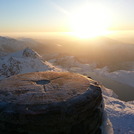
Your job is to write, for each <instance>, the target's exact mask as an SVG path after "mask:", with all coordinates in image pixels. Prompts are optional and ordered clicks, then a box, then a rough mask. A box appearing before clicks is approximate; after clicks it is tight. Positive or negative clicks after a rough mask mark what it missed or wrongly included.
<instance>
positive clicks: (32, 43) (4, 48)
mask: <svg viewBox="0 0 134 134" xmlns="http://www.w3.org/2000/svg"><path fill="white" fill-rule="evenodd" d="M40 46H42V44H41V43H39V42H38V41H36V40H33V39H30V38H19V39H14V38H10V37H2V36H0V53H2V52H6V53H10V52H15V51H19V50H22V49H25V48H27V47H29V48H32V49H34V50H36V51H37V50H38V49H39V48H40Z"/></svg>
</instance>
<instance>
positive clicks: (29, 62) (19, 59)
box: [0, 48, 62, 79]
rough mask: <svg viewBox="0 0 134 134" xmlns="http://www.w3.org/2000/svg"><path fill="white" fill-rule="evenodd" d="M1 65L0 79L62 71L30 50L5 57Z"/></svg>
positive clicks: (1, 60) (0, 61) (0, 60)
mask: <svg viewBox="0 0 134 134" xmlns="http://www.w3.org/2000/svg"><path fill="white" fill-rule="evenodd" d="M0 63H1V64H0V79H3V78H6V77H9V76H12V75H15V74H23V73H29V72H39V71H47V70H49V71H58V72H60V71H62V69H59V68H56V67H55V66H53V65H52V64H51V63H49V62H47V61H45V62H44V61H42V58H41V56H40V55H39V54H37V53H36V52H35V51H33V50H32V49H29V48H26V49H24V50H21V51H18V52H15V53H11V54H8V55H6V56H3V57H2V58H1V59H0Z"/></svg>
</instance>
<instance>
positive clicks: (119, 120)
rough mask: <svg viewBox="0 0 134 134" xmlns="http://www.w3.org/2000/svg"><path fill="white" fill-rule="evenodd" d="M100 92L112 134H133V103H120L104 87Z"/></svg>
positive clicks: (110, 91)
mask: <svg viewBox="0 0 134 134" xmlns="http://www.w3.org/2000/svg"><path fill="white" fill-rule="evenodd" d="M102 92H103V99H104V104H105V112H106V114H107V116H108V118H109V120H110V122H111V123H112V127H113V130H114V134H134V101H133V102H124V101H121V100H119V99H117V96H116V94H115V93H114V92H113V91H112V90H110V89H107V88H105V87H102ZM108 134H111V133H108Z"/></svg>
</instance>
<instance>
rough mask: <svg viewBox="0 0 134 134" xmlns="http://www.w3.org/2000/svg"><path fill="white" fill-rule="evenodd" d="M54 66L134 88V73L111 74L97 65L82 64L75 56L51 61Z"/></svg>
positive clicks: (105, 68)
mask: <svg viewBox="0 0 134 134" xmlns="http://www.w3.org/2000/svg"><path fill="white" fill-rule="evenodd" d="M50 62H52V63H53V64H56V65H59V66H61V67H64V68H66V69H67V70H68V71H72V72H81V73H82V74H85V75H86V74H89V73H94V74H96V75H99V76H102V77H104V78H110V79H111V80H114V81H117V82H121V83H123V84H127V85H129V86H131V87H134V71H126V70H118V71H115V72H109V71H108V67H104V68H96V65H95V64H82V63H80V62H79V61H77V59H75V57H74V56H66V57H63V58H59V59H53V60H50Z"/></svg>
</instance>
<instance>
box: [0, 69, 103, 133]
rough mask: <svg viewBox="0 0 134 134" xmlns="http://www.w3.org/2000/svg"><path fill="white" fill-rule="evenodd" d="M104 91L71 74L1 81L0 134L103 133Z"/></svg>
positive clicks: (53, 73) (23, 77)
mask: <svg viewBox="0 0 134 134" xmlns="http://www.w3.org/2000/svg"><path fill="white" fill-rule="evenodd" d="M102 111H103V107H102V95H101V88H100V87H99V85H98V84H97V83H96V82H95V81H94V80H92V79H89V78H87V77H85V76H82V75H80V74H75V73H68V72H35V73H27V74H20V75H15V76H12V77H10V78H7V79H4V80H2V81H1V82H0V132H1V133H3V134H4V133H5V134H9V133H11V132H14V133H17V134H22V133H25V134H44V133H45V134H75V133H77V134H90V133H91V134H101V129H100V126H101V123H102V114H103V113H102Z"/></svg>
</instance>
